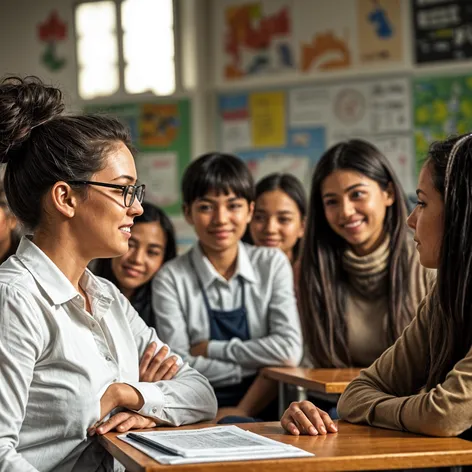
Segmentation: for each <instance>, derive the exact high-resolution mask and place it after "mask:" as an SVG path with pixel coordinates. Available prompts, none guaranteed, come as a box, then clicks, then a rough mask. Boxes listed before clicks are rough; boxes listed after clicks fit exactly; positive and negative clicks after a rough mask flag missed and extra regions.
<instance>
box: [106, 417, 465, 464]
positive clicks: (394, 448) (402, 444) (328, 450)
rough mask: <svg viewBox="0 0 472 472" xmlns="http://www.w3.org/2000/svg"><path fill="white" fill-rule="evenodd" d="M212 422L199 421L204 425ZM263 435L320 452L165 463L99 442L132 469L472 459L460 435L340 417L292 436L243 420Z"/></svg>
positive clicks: (111, 436) (109, 438)
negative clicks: (334, 424)
mask: <svg viewBox="0 0 472 472" xmlns="http://www.w3.org/2000/svg"><path fill="white" fill-rule="evenodd" d="M209 426H212V425H208V424H205V425H194V426H189V427H185V429H188V428H202V427H203V428H205V427H209ZM239 426H240V427H242V428H244V429H248V430H250V431H253V432H255V433H258V434H262V435H264V436H267V437H269V438H272V439H275V440H277V441H281V442H283V443H287V444H292V445H294V446H296V447H299V448H300V449H304V450H306V451H309V452H312V453H314V454H316V456H315V457H303V458H296V459H279V460H274V459H270V460H258V461H240V462H225V463H221V462H214V463H206V464H192V465H188V464H187V465H160V464H159V463H157V462H155V461H154V460H153V459H151V458H150V457H149V456H146V455H145V454H143V453H142V452H140V451H138V450H137V449H135V448H133V447H132V446H130V445H129V444H126V443H125V442H123V441H121V440H119V439H117V437H116V436H117V434H118V433H108V434H106V435H105V436H103V437H101V438H100V442H101V443H102V445H103V446H104V447H105V449H107V451H108V452H109V453H110V454H112V455H113V456H114V457H115V458H116V459H117V460H119V461H120V462H121V463H122V464H124V465H125V467H126V468H127V470H129V471H130V472H138V471H139V472H144V471H146V472H148V471H160V472H162V471H163V470H167V471H168V472H197V471H198V472H199V471H203V470H204V471H208V472H220V471H221V470H222V469H224V471H225V472H286V471H287V470H289V471H291V472H312V471H338V470H375V469H377V470H378V469H382V470H386V469H389V470H393V469H408V468H420V467H448V466H449V467H453V466H460V465H468V464H472V442H469V441H465V440H463V439H458V438H431V437H426V436H418V435H415V434H409V433H402V432H397V431H390V430H386V429H380V428H372V427H370V426H362V425H352V424H349V423H345V422H343V421H339V422H338V428H339V432H338V433H337V434H328V435H326V436H317V437H311V436H299V437H295V436H290V435H288V434H285V433H284V431H283V429H282V427H281V426H280V423H249V424H242V425H239Z"/></svg>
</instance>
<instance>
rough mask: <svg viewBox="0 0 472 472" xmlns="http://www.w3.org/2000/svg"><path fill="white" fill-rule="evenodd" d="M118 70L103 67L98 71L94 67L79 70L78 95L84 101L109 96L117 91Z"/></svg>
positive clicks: (111, 67) (107, 66)
mask: <svg viewBox="0 0 472 472" xmlns="http://www.w3.org/2000/svg"><path fill="white" fill-rule="evenodd" d="M118 81H119V78H118V68H117V67H116V66H114V65H103V66H102V67H101V69H100V71H97V69H96V68H95V67H87V68H83V69H81V70H79V94H80V96H81V97H82V98H84V99H91V98H95V97H100V96H106V95H111V94H113V93H115V92H116V91H117V90H118Z"/></svg>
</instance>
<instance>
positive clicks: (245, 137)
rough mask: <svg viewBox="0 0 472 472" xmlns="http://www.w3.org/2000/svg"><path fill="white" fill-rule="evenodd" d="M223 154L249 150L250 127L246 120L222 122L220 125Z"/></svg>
mask: <svg viewBox="0 0 472 472" xmlns="http://www.w3.org/2000/svg"><path fill="white" fill-rule="evenodd" d="M221 133H222V140H223V152H228V153H232V152H234V150H235V149H250V148H251V125H250V122H249V120H248V119H244V120H223V123H222V125H221Z"/></svg>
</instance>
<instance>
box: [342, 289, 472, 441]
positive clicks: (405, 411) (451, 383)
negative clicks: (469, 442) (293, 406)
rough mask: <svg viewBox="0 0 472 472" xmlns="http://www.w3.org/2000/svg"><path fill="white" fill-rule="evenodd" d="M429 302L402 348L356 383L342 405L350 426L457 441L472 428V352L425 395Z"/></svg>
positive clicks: (384, 357) (400, 344)
mask: <svg viewBox="0 0 472 472" xmlns="http://www.w3.org/2000/svg"><path fill="white" fill-rule="evenodd" d="M431 306H432V304H430V303H429V297H427V298H426V299H425V300H424V301H423V302H422V303H421V304H420V306H419V308H418V314H417V316H416V317H415V319H414V320H413V322H412V323H411V324H410V325H409V326H408V327H407V328H406V329H405V331H404V332H403V334H402V335H401V337H400V338H399V339H398V340H397V342H396V343H395V344H394V345H393V346H392V347H391V348H390V349H388V350H387V351H385V352H384V353H383V355H382V356H381V357H380V358H379V359H378V360H377V361H376V362H374V364H373V365H372V366H370V367H369V368H368V369H365V370H362V371H361V373H360V375H359V377H357V379H355V380H354V381H352V382H351V383H350V384H349V386H348V387H347V389H346V390H345V392H344V393H343V395H342V396H341V398H340V400H339V403H338V413H339V415H340V417H341V418H342V419H344V420H347V421H350V422H351V423H367V424H369V425H371V426H378V427H382V428H389V429H397V430H407V431H411V432H413V433H419V434H427V435H431V436H457V435H459V434H461V433H462V432H464V431H466V430H468V429H469V428H470V427H471V426H472V349H471V350H470V351H469V352H468V353H467V355H466V356H465V357H464V358H463V359H461V360H460V361H459V362H457V363H456V365H455V366H454V368H453V369H452V370H451V371H450V372H449V373H448V375H447V376H446V378H445V380H444V381H443V382H442V383H441V384H438V385H436V387H434V388H433V389H431V390H430V391H425V390H424V388H423V387H424V386H425V384H426V379H427V371H426V369H425V366H426V365H427V363H428V357H429V330H430V329H431V328H430V310H431V308H430V307H431Z"/></svg>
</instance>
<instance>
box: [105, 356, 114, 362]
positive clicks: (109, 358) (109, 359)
mask: <svg viewBox="0 0 472 472" xmlns="http://www.w3.org/2000/svg"><path fill="white" fill-rule="evenodd" d="M105 360H106V361H107V362H111V361H112V360H113V359H112V358H111V357H110V356H105Z"/></svg>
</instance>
